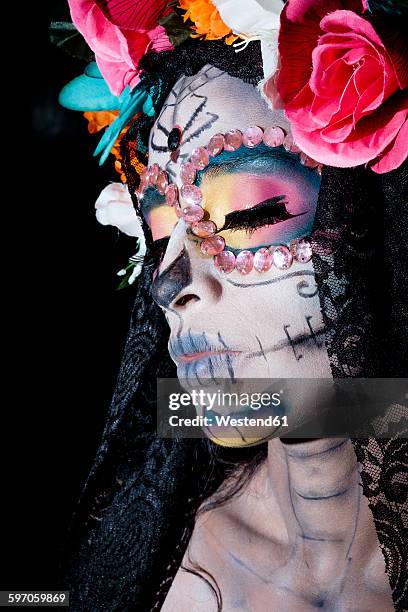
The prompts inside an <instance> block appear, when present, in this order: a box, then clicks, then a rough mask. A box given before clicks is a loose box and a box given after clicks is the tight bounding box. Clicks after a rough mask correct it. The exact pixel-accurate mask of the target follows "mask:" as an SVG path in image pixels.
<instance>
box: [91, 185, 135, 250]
mask: <svg viewBox="0 0 408 612" xmlns="http://www.w3.org/2000/svg"><path fill="white" fill-rule="evenodd" d="M95 208H96V218H97V219H98V221H99V223H102V225H113V226H114V227H117V228H118V229H119V230H120V231H121V232H123V233H124V234H127V235H128V236H135V237H137V238H138V239H139V242H140V249H139V254H140V255H144V253H145V251H146V248H145V239H144V234H143V229H142V226H141V223H140V219H139V217H138V216H137V214H136V211H135V209H134V207H133V203H132V199H131V197H130V194H129V191H128V189H127V187H126V185H122V184H121V183H110V184H109V185H107V186H106V187H105V188H104V189H102V191H101V193H100V195H99V197H98V199H97V200H96V202H95Z"/></svg>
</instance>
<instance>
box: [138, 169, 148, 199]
mask: <svg viewBox="0 0 408 612" xmlns="http://www.w3.org/2000/svg"><path fill="white" fill-rule="evenodd" d="M148 186H149V176H148V174H147V171H146V170H143V172H142V173H141V174H140V183H139V187H138V188H137V193H138V194H139V195H143V194H144V192H145V191H146V189H147V188H148Z"/></svg>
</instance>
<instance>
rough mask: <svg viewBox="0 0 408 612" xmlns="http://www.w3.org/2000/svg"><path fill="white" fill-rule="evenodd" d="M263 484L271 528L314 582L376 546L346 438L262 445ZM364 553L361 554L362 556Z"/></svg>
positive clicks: (369, 517)
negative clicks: (264, 448) (271, 513)
mask: <svg viewBox="0 0 408 612" xmlns="http://www.w3.org/2000/svg"><path fill="white" fill-rule="evenodd" d="M266 474H267V481H268V482H267V486H268V489H269V491H270V497H269V499H270V500H271V503H272V504H273V505H274V516H275V517H279V518H277V522H276V528H277V530H279V531H278V532H279V533H284V534H285V537H286V541H287V542H289V543H290V544H291V545H292V546H293V548H294V550H295V551H296V552H297V555H299V554H300V555H301V556H302V557H303V559H304V560H305V562H306V564H307V566H308V568H309V569H310V570H311V571H312V572H313V574H314V575H315V576H316V578H318V579H319V580H321V581H323V582H325V581H326V580H327V581H328V582H330V580H333V577H334V576H336V574H337V573H338V572H339V571H340V567H342V568H343V570H344V571H343V572H341V573H346V572H347V565H348V564H349V563H350V562H351V559H352V557H353V556H354V558H356V556H359V555H360V556H362V555H364V554H366V552H367V551H368V550H373V547H374V546H376V535H375V530H374V528H373V521H372V516H371V512H370V510H369V508H368V505H367V503H366V502H365V498H364V496H363V495H362V491H361V486H360V485H359V472H358V465H357V460H356V456H355V453H354V450H353V447H352V444H351V442H350V440H348V439H340V438H337V439H334V438H332V439H322V440H312V441H308V442H297V443H292V444H287V443H284V442H281V441H280V440H279V439H274V440H272V441H271V442H269V445H268V462H267V470H266ZM364 551H366V552H364Z"/></svg>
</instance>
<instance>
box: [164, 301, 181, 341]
mask: <svg viewBox="0 0 408 612" xmlns="http://www.w3.org/2000/svg"><path fill="white" fill-rule="evenodd" d="M167 310H168V311H169V312H172V313H173V314H175V315H176V317H177V318H178V320H179V328H178V330H177V332H176V336H177V338H180V335H181V332H182V329H183V319H182V318H181V314H180V313H179V312H177V310H174V308H167Z"/></svg>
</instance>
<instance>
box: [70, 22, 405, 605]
mask: <svg viewBox="0 0 408 612" xmlns="http://www.w3.org/2000/svg"><path fill="white" fill-rule="evenodd" d="M73 16H74V14H73ZM74 21H75V19H74ZM139 66H140V67H141V68H142V69H144V73H143V77H142V79H143V88H144V90H145V91H148V92H149V95H150V104H151V107H150V108H149V109H148V110H146V108H145V112H144V113H142V114H141V115H139V116H137V117H136V119H135V120H134V122H133V124H132V125H131V126H130V127H129V129H128V131H127V133H126V136H125V137H124V138H123V140H122V156H123V159H122V169H123V170H124V171H125V173H126V179H127V184H128V188H129V192H130V194H131V195H132V198H133V201H134V203H135V205H136V208H137V210H138V213H139V215H140V217H141V219H142V223H143V226H144V229H145V234H146V243H147V249H148V250H147V255H146V258H145V263H144V267H143V270H142V272H141V275H140V277H139V279H138V287H137V297H136V303H135V309H134V312H133V317H132V324H131V329H130V333H129V337H128V341H127V345H126V349H125V355H124V360H123V365H122V368H121V373H120V377H119V381H118V386H117V390H116V393H115V397H114V400H113V403H112V408H111V413H110V416H109V420H108V423H107V426H106V429H105V432H104V436H103V441H102V445H101V448H100V450H99V452H98V455H97V458H96V462H95V466H94V468H93V470H92V472H91V475H90V477H89V480H88V483H87V486H86V488H85V491H84V494H83V497H82V500H81V505H80V509H79V512H78V515H77V520H76V522H75V527H74V530H73V533H72V538H71V541H72V544H73V548H72V554H71V558H70V565H69V571H68V576H69V578H68V581H69V584H70V588H71V600H72V601H73V606H74V609H78V610H90V609H91V610H133V609H134V610H149V609H160V608H161V609H163V610H166V611H172V610H191V609H192V610H213V609H214V610H217V609H222V610H226V611H227V610H232V609H242V610H262V611H263V610H309V609H310V610H311V609H314V608H323V609H324V608H326V609H339V610H350V609H355V608H356V607H358V608H359V609H362V610H368V609H372V608H374V609H379V610H392V609H393V604H394V605H395V606H396V608H397V609H404V605H405V603H404V601H405V600H406V593H407V591H406V589H407V584H406V574H405V570H404V569H403V567H404V551H403V546H401V542H402V539H401V537H402V536H401V532H399V528H398V525H400V526H401V529H402V525H403V520H404V516H405V515H404V508H405V506H404V503H405V505H406V492H405V493H404V491H403V489H402V486H401V484H400V483H401V474H402V472H403V471H404V469H405V467H404V465H403V459H404V456H405V455H404V452H405V451H404V441H403V440H395V441H390V440H388V439H379V440H375V439H372V440H353V441H351V440H350V439H348V438H347V437H343V438H322V439H313V440H303V439H299V438H297V439H289V438H287V439H285V437H284V436H283V437H281V438H279V437H276V432H275V430H274V429H273V428H272V429H271V430H270V431H266V432H265V431H264V432H263V435H262V436H258V437H257V439H255V440H254V438H253V436H252V437H251V436H248V435H247V432H246V431H242V430H241V431H240V432H239V435H238V436H235V437H233V438H231V433H229V434H228V432H227V433H225V435H224V436H223V437H222V438H221V439H219V438H217V436H216V435H214V432H213V431H212V430H211V428H209V429H208V430H207V434H208V437H209V439H208V440H205V439H203V440H189V439H178V438H176V439H173V440H165V439H161V438H159V437H158V436H157V434H156V432H155V423H154V421H155V416H154V413H155V402H156V389H155V386H156V378H157V377H171V376H174V375H175V367H174V365H173V363H172V362H171V361H170V358H169V356H168V353H167V346H166V345H167V342H168V340H169V330H170V340H169V351H170V355H171V357H172V359H173V361H174V362H175V364H176V365H177V375H178V376H179V378H180V380H181V381H185V380H187V381H191V380H196V381H197V382H198V383H199V384H200V381H202V380H206V379H215V380H218V379H221V380H222V379H224V378H227V379H228V378H229V379H237V380H240V379H243V378H260V379H263V378H265V379H266V378H278V377H285V378H311V377H313V378H329V377H335V378H337V377H342V376H359V377H363V376H367V377H368V376H403V375H404V373H405V362H404V360H405V359H406V344H405V343H404V342H403V341H402V338H401V335H400V332H401V330H404V333H405V334H406V329H405V328H404V327H402V326H401V317H397V316H396V309H399V312H400V313H401V312H402V311H403V309H402V304H403V300H402V299H401V294H400V292H401V291H402V284H403V282H405V283H406V270H405V268H403V267H402V266H401V264H400V260H398V261H397V260H396V259H394V261H393V263H394V268H393V270H392V273H391V272H390V267H389V262H390V258H391V257H392V256H393V255H394V254H395V252H396V250H397V249H398V244H399V237H400V236H401V237H402V233H403V232H402V231H401V230H402V229H403V228H404V227H406V221H404V220H403V215H404V214H405V215H406V211H403V210H401V208H402V207H403V206H404V197H405V196H404V191H403V186H404V181H405V184H406V173H407V170H406V164H405V165H404V164H402V165H400V166H399V167H398V168H397V169H396V170H394V172H393V173H389V174H385V175H378V174H377V175H376V174H374V172H373V171H372V170H369V169H365V168H361V167H360V168H355V169H354V168H353V169H338V168H334V167H324V168H323V170H322V179H321V182H320V176H319V172H318V170H320V167H319V164H318V163H317V162H315V161H314V160H313V159H311V158H310V157H309V156H307V155H305V154H304V152H302V151H299V149H298V148H297V147H296V145H294V144H293V139H291V126H290V125H289V123H288V121H287V119H286V118H285V116H284V114H283V113H282V112H281V111H273V110H270V109H269V108H268V106H267V104H266V102H265V101H264V100H263V98H262V97H261V95H260V93H259V92H258V91H257V89H256V88H255V84H256V83H257V82H258V81H259V80H260V79H261V77H262V60H261V54H260V49H259V46H258V45H257V43H251V45H249V46H248V47H247V49H245V50H244V51H242V52H241V53H240V54H235V51H234V49H233V48H231V47H228V46H226V45H225V44H224V43H210V42H203V43H201V42H197V41H194V42H187V43H184V44H183V45H181V46H180V47H179V48H178V49H176V50H175V51H164V52H160V53H156V54H150V55H147V56H146V57H145V58H144V59H143V60H142V61H141V62H140V63H139ZM220 134H221V135H222V137H223V139H222V140H221V145H220V138H219V135H220ZM217 143H218V144H217ZM203 149H205V150H203ZM197 151H198V152H197ZM206 151H207V153H208V151H210V153H211V155H207V154H206ZM147 154H148V159H147ZM141 160H143V161H144V162H145V164H146V166H147V169H146V170H144V171H143V172H142V174H141V175H140V173H139V172H137V170H138V164H140V161H141ZM188 163H190V164H191V163H193V165H195V167H194V168H192V167H191V165H188ZM350 165H352V164H350ZM169 185H176V186H177V188H178V189H175V188H171V189H169ZM183 186H184V187H187V189H183ZM397 207H398V214H395V210H396V209H397ZM201 211H203V212H201ZM392 211H394V214H393V212H392ZM384 218H386V219H387V220H388V222H389V223H390V225H389V226H388V227H386V228H384ZM405 219H406V217H405ZM200 223H201V225H199V224H200ZM211 224H213V225H211ZM391 226H392V227H391ZM388 232H389V233H388ZM379 233H381V245H380V246H379V245H378V244H377V243H376V242H375V241H376V240H378V237H379ZM308 236H312V238H311V240H310V242H307V243H299V240H301V239H302V238H303V237H308ZM220 237H221V239H220ZM214 238H215V239H214ZM299 245H301V246H302V249H300V248H299ZM269 247H272V248H271V249H270V248H269ZM310 249H312V250H313V257H311V256H310V252H309V251H310ZM399 252H400V251H399ZM374 264H375V265H376V268H374ZM378 270H381V272H382V274H383V276H381V278H382V279H383V282H385V283H386V285H387V287H388V291H389V293H388V295H387V301H386V300H384V299H383V296H382V295H379V294H378V291H377V285H378ZM397 279H398V281H397ZM389 299H391V303H392V304H393V305H395V306H396V309H394V308H389V307H388V301H389ZM386 306H387V307H386ZM166 320H167V324H166ZM390 346H392V347H393V352H392V353H389V354H391V355H393V357H392V358H390V359H389V361H388V362H387V365H386V366H385V365H384V362H383V361H382V359H383V356H384V355H385V354H387V350H389V347H390ZM307 416H308V415H306V417H307ZM309 416H310V415H309ZM293 418H294V419H295V426H297V425H299V424H302V422H303V420H304V419H305V415H304V414H303V415H302V414H299V413H296V414H294V415H293ZM279 435H280V433H279ZM248 438H250V444H249V443H248ZM265 440H269V441H265ZM220 443H221V444H220ZM230 446H234V447H235V448H228V447H230ZM237 447H238V448H237ZM355 451H356V452H355ZM389 457H392V459H393V460H392V465H393V466H394V468H395V469H393V474H392V476H391V475H390V474H387V470H388V464H387V461H388V460H389ZM357 460H359V461H360V463H361V464H362V468H361V475H360V470H359V466H358V463H357ZM405 460H406V457H405ZM371 464H372V465H371ZM395 476H396V478H395ZM361 478H362V479H363V485H364V494H363V491H362V487H361ZM369 502H371V509H370V507H369ZM405 512H406V510H405ZM380 544H381V545H382V546H383V551H384V552H385V557H384V555H383V552H382V551H381V548H380ZM386 570H387V572H388V576H387V574H386ZM388 578H389V579H390V580H388Z"/></svg>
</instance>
